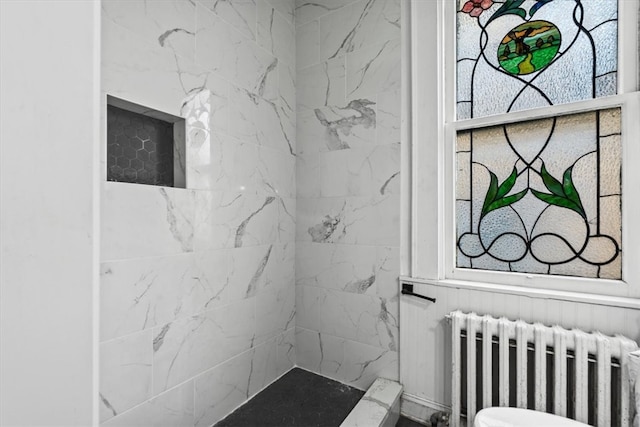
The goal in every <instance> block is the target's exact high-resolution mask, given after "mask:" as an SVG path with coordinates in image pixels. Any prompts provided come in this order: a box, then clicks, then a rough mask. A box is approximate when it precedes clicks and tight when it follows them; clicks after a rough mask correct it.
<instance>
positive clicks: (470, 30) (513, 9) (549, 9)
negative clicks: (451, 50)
mask: <svg viewBox="0 0 640 427" xmlns="http://www.w3.org/2000/svg"><path fill="white" fill-rule="evenodd" d="M458 4H459V7H458V12H457V22H458V27H457V35H458V36H457V117H458V119H459V120H460V119H468V118H475V117H482V116H487V115H492V114H500V113H508V112H510V111H517V110H524V109H529V108H537V107H545V106H549V105H556V104H563V103H568V102H574V101H580V100H585V99H592V98H596V97H601V96H607V95H614V94H616V92H617V67H618V64H617V62H618V61H617V60H618V57H617V35H618V19H617V18H618V3H617V0H459V3H458Z"/></svg>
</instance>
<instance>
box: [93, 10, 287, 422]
mask: <svg viewBox="0 0 640 427" xmlns="http://www.w3.org/2000/svg"><path fill="white" fill-rule="evenodd" d="M294 9H295V4H294V0H225V1H222V0H196V1H188V0H170V1H169V0H168V1H152V2H149V1H144V0H128V1H118V0H103V2H102V24H103V25H102V92H103V93H104V94H105V95H106V94H109V95H113V96H116V97H120V98H123V99H126V100H128V101H131V102H133V103H136V104H142V105H144V106H147V107H150V108H153V109H157V110H160V111H164V112H167V113H170V114H173V115H180V116H183V117H185V118H186V120H187V153H186V158H187V168H186V177H187V188H186V189H179V188H166V187H155V186H144V185H133V184H126V183H114V182H105V183H104V184H103V186H102V212H101V232H102V239H101V295H100V304H101V307H100V312H101V321H100V329H101V330H100V334H101V344H100V360H101V370H100V376H101V378H100V384H101V387H100V402H101V413H100V420H101V423H103V424H104V425H106V426H107V425H108V426H124V425H126V426H136V425H140V426H164V425H167V426H169V425H171V426H195V425H206V426H209V425H212V424H214V423H215V422H216V421H218V420H219V419H220V418H222V417H224V416H225V415H227V414H228V413H229V412H230V411H232V410H233V409H235V408H236V407H237V406H238V405H240V404H242V403H243V402H244V401H245V400H246V399H247V398H249V397H251V396H252V395H254V394H255V393H257V392H258V391H260V390H261V389H262V388H263V387H265V386H266V385H268V384H269V383H271V382H272V381H273V380H274V379H276V378H277V377H278V376H280V375H282V374H283V373H284V372H286V371H287V370H289V369H290V368H291V367H292V366H294V365H295V364H296V352H295V313H296V311H295V273H294V271H295V240H296V235H295V233H296V182H295V180H296V176H295V166H296V164H295V154H296V151H295V150H296V135H295V120H296V99H295V84H296V83H295V78H296V71H295V70H296V61H295V54H296V52H295V23H294V19H293V15H294ZM105 175H106V174H105Z"/></svg>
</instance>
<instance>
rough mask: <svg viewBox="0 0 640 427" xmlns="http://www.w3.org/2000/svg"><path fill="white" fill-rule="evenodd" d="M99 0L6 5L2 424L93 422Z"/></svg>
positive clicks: (0, 36)
mask: <svg viewBox="0 0 640 427" xmlns="http://www.w3.org/2000/svg"><path fill="white" fill-rule="evenodd" d="M98 7H99V6H98V4H97V3H96V2H92V1H82V2H80V1H66V2H62V1H56V2H50V1H30V2H25V1H2V2H0V16H1V19H2V21H1V24H0V30H1V33H0V42H1V47H0V52H2V61H1V70H0V78H1V80H0V81H1V89H0V91H1V93H2V95H1V96H0V99H1V110H0V111H1V123H0V132H1V133H0V135H1V160H0V177H1V182H0V197H1V199H0V201H1V209H2V210H1V215H2V216H1V225H0V231H1V233H2V237H1V242H2V251H1V258H0V260H1V272H0V277H1V288H0V292H1V294H0V308H1V313H0V321H1V323H0V348H1V349H2V356H1V357H2V358H1V360H0V393H1V394H0V424H2V425H7V426H9V425H10V426H33V425H47V426H54V425H60V426H73V425H78V426H80V425H82V426H86V425H91V424H92V422H93V412H94V411H93V406H94V404H93V402H94V400H95V399H94V396H95V392H94V386H95V381H94V371H95V369H96V366H95V364H94V341H95V340H94V338H95V336H94V322H93V316H94V315H95V309H94V293H95V291H96V286H97V283H96V275H95V272H96V271H97V269H96V267H97V262H96V261H97V258H96V253H97V252H96V242H97V237H98V236H97V233H96V231H95V230H96V228H95V227H94V225H95V223H96V222H95V218H96V205H97V199H96V197H97V192H96V189H95V185H96V184H97V180H96V179H95V178H94V176H95V172H96V171H97V157H95V154H96V143H97V129H98V126H97V124H98V120H97V116H96V115H97V114H98V109H97V107H96V106H97V100H98V74H97V73H98V68H97V66H98V65H99V63H98V61H97V59H98V56H97V55H98V49H99V44H98V38H97V32H98V31H99V21H98V20H97V17H98V15H97V11H98Z"/></svg>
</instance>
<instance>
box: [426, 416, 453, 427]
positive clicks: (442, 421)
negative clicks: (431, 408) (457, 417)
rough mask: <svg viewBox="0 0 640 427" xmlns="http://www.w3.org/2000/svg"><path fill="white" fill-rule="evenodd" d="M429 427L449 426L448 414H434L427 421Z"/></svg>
mask: <svg viewBox="0 0 640 427" xmlns="http://www.w3.org/2000/svg"><path fill="white" fill-rule="evenodd" d="M429 421H430V422H431V427H447V426H448V425H449V414H448V413H447V412H436V413H434V414H433V415H431V418H430V419H429Z"/></svg>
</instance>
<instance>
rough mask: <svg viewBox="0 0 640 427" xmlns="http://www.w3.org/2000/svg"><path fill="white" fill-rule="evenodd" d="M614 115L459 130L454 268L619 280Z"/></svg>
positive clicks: (610, 111) (615, 111) (618, 146)
mask: <svg viewBox="0 0 640 427" xmlns="http://www.w3.org/2000/svg"><path fill="white" fill-rule="evenodd" d="M489 10H491V9H489ZM472 13H474V12H473V10H472ZM620 116H621V110H620V108H613V109H606V110H599V111H593V112H587V113H579V114H571V115H565V116H560V117H553V118H547V119H539V120H531V121H526V122H522V123H515V124H505V125H499V126H492V127H487V128H481V129H475V130H469V131H461V132H458V134H457V140H456V163H457V168H456V169H457V173H456V191H455V193H456V228H457V257H456V258H457V260H456V265H457V267H461V268H475V269H485V270H502V271H516V272H524V273H539V274H556V275H567V276H581V277H595V278H607V279H621V275H622V273H621V265H622V263H621V258H622V254H621V239H622V237H621V183H620V171H621V165H620V162H621V160H620V159H621V123H620V122H621V119H620Z"/></svg>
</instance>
